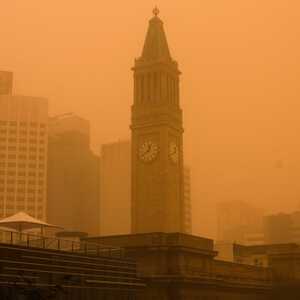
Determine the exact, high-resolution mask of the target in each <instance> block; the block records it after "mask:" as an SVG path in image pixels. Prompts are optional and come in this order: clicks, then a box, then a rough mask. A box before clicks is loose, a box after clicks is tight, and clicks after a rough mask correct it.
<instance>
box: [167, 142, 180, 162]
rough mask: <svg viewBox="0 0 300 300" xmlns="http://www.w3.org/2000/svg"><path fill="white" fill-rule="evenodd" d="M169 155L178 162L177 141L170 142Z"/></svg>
mask: <svg viewBox="0 0 300 300" xmlns="http://www.w3.org/2000/svg"><path fill="white" fill-rule="evenodd" d="M169 157H170V160H171V161H172V162H173V163H175V164H176V163H178V160H179V149H178V146H177V144H176V143H175V142H170V144H169Z"/></svg>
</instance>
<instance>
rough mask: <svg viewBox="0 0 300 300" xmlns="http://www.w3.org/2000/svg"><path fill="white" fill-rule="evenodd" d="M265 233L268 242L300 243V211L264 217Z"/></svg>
mask: <svg viewBox="0 0 300 300" xmlns="http://www.w3.org/2000/svg"><path fill="white" fill-rule="evenodd" d="M264 235H265V242H266V243H267V244H282V243H296V244H300V211H295V212H293V213H289V214H288V213H279V214H276V215H268V216H266V217H264Z"/></svg>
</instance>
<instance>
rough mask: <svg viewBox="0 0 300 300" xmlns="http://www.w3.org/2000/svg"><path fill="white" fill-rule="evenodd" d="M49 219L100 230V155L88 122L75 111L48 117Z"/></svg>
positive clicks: (70, 227) (68, 227)
mask: <svg viewBox="0 0 300 300" xmlns="http://www.w3.org/2000/svg"><path fill="white" fill-rule="evenodd" d="M47 191H48V209H47V220H48V222H49V223H54V224H57V225H60V226H62V227H63V228H65V229H66V230H71V231H81V232H87V233H89V234H98V233H99V232H98V230H99V223H98V222H99V157H98V156H97V155H95V154H94V153H93V152H92V150H91V149H90V128H89V122H88V121H87V120H84V119H83V118H81V117H78V116H76V115H73V114H64V115H60V116H56V117H53V118H50V120H49V147H48V189H47Z"/></svg>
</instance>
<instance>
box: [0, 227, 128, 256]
mask: <svg viewBox="0 0 300 300" xmlns="http://www.w3.org/2000/svg"><path fill="white" fill-rule="evenodd" d="M0 234H1V235H2V239H1V240H0V242H1V243H4V244H10V245H19V246H24V247H28V248H29V247H35V248H42V249H49V250H50V249H51V250H58V251H67V252H72V253H77V254H84V255H86V256H99V257H110V258H124V250H123V249H122V248H120V247H114V246H109V245H102V244H99V243H94V242H85V241H72V240H67V239H61V238H57V237H47V236H41V235H38V234H32V233H24V232H16V231H9V230H4V229H0Z"/></svg>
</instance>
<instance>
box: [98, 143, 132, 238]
mask: <svg viewBox="0 0 300 300" xmlns="http://www.w3.org/2000/svg"><path fill="white" fill-rule="evenodd" d="M130 155H131V143H130V141H128V140H126V141H118V142H115V143H110V144H105V145H102V147H101V162H100V234H101V235H114V234H128V233H130V231H131V186H130V185H131V177H130V173H131V161H130ZM116 220H117V221H116Z"/></svg>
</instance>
